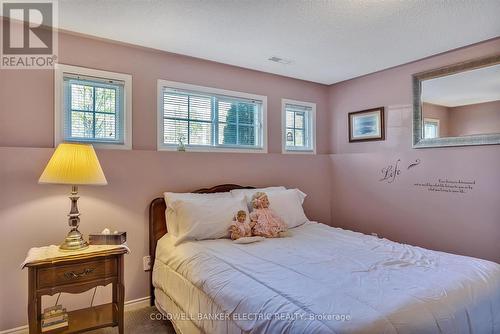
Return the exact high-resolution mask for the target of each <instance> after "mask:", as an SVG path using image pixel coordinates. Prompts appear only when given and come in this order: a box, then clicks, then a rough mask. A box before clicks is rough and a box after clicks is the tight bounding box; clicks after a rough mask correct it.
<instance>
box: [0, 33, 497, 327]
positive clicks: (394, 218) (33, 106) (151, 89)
mask: <svg viewBox="0 0 500 334" xmlns="http://www.w3.org/2000/svg"><path fill="white" fill-rule="evenodd" d="M499 50H500V40H496V41H492V42H488V43H484V44H482V45H477V46H474V47H470V48H466V49H462V50H459V51H456V52H453V53H449V54H446V55H440V56H437V57H434V58H431V59H427V60H424V61H421V62H417V63H413V64H409V65H405V66H402V67H398V68H395V69H391V70H387V71H383V72H379V73H376V74H372V75H369V76H365V77H362V78H358V79H355V80H351V81H347V82H344V83H340V84H337V85H334V86H332V87H330V88H329V87H327V86H324V85H319V84H314V83H310V82H305V81H300V80H294V79H289V78H284V77H280V76H276V75H271V74H266V73H261V72H257V71H251V70H246V69H242V68H237V67H233V66H228V65H222V64H218V63H213V62H208V61H203V60H199V59H194V58H189V57H185V56H179V55H174V54H169V53H164V52H159V51H155V50H149V49H144V48H139V47H133V46H128V45H123V44H116V43H111V42H109V41H102V40H97V39H90V38H86V37H81V36H76V35H70V34H67V33H62V34H61V35H60V54H59V56H60V62H61V63H65V64H71V65H79V66H85V67H91V68H98V69H103V70H110V71H116V72H123V73H129V74H132V75H133V150H131V151H118V150H116V151H114V150H100V151H98V155H99V158H100V160H101V163H102V166H103V169H104V171H105V173H106V176H107V178H108V181H109V185H108V186H105V187H82V188H81V195H82V199H81V201H80V209H81V211H82V231H83V232H84V233H85V234H88V233H89V232H92V231H98V230H100V229H102V228H103V227H105V226H110V227H113V228H116V229H120V230H126V231H127V232H128V243H129V245H130V247H131V249H132V254H130V255H128V256H127V257H126V299H127V300H132V299H136V298H140V297H144V296H146V295H147V294H148V275H147V274H146V273H144V272H143V271H142V256H144V255H146V254H147V253H148V244H147V238H148V223H147V206H148V203H149V201H150V200H151V199H152V198H154V197H156V196H159V195H160V194H161V192H163V191H166V190H169V191H190V190H193V189H195V188H199V187H205V186H210V185H214V184H218V183H225V182H234V183H240V184H251V185H256V186H265V185H278V184H282V185H285V186H289V187H299V188H301V189H302V190H303V191H305V192H306V193H308V194H309V196H308V198H307V199H306V203H305V209H306V213H307V215H308V216H309V217H310V218H311V219H315V220H319V221H321V222H325V223H331V217H333V223H334V224H335V225H338V226H342V227H346V228H352V229H356V230H360V231H363V232H372V231H373V232H378V233H381V234H382V235H384V236H387V237H390V238H392V239H395V240H401V241H406V242H411V243H414V244H417V245H422V246H426V247H430V248H434V249H442V250H448V251H453V252H457V253H462V254H468V255H473V256H479V257H484V258H488V259H492V260H496V261H499V260H500V258H499V254H500V248H499V246H498V243H495V241H497V240H498V239H500V228H499V222H500V212H499V210H498V202H500V192H498V189H499V188H500V176H499V175H498V171H497V170H498V168H497V166H498V165H499V163H500V154H499V153H500V151H499V149H500V147H499V146H495V147H474V148H452V149H432V150H412V149H411V125H410V124H411V123H410V119H411V110H410V108H409V106H408V105H409V103H410V101H411V85H410V82H411V81H410V74H411V73H415V72H419V71H421V70H424V69H428V68H434V67H438V66H442V65H447V64H449V63H451V62H456V61H460V60H466V59H470V58H474V57H478V56H484V55H486V54H491V53H493V52H498V51H499ZM157 79H166V80H173V81H181V82H187V83H193V84H198V85H207V86H212V87H219V88H223V89H230V90H237V91H243V92H249V93H255V94H262V95H267V96H268V123H269V130H268V138H269V152H270V153H269V154H223V153H219V154H213V153H189V152H188V153H179V152H157V151H155V147H156V80H157ZM381 83H383V85H382V84H381ZM281 98H291V99H295V100H304V101H311V102H315V103H317V120H318V121H317V124H318V128H317V138H318V143H317V149H318V153H319V154H318V155H314V156H310V155H307V156H306V155H303V156H297V155H282V154H280V151H281V138H280V137H281V134H280V132H281V125H280V119H281V118H280V113H281V110H280V107H281ZM53 99H54V98H53V73H52V72H50V71H5V70H0V234H1V235H3V236H4V238H3V239H2V242H1V243H0V251H1V252H2V254H3V255H2V256H1V257H0V268H3V269H2V273H1V275H0V277H1V282H2V284H0V300H1V301H2V302H1V303H0V330H2V329H7V328H12V327H16V326H20V325H23V324H25V323H26V302H25V301H26V299H27V273H26V272H25V271H21V270H18V269H17V268H18V265H19V263H20V262H21V261H22V260H23V258H24V256H25V254H26V251H27V250H28V248H30V247H32V246H40V245H46V244H50V243H54V244H55V243H59V242H60V240H61V238H62V237H63V236H64V235H65V233H66V230H67V227H66V213H67V210H68V204H69V203H68V200H67V198H66V197H65V196H66V195H67V192H68V190H69V189H67V187H64V186H50V185H38V184H37V179H38V177H39V175H40V173H41V171H42V169H43V167H44V165H45V163H46V162H47V160H48V159H49V157H50V155H51V153H52V152H53V131H54V127H53V123H54V119H53V117H54V116H53V115H54V114H53V112H54V105H53V104H54V101H53ZM376 106H386V107H387V118H388V120H387V121H388V122H387V124H388V128H387V140H386V141H384V142H372V143H362V144H348V142H347V126H346V124H347V112H349V111H355V110H361V109H367V108H369V107H376ZM331 153H334V154H333V155H332V154H331ZM397 158H400V159H401V161H402V163H403V161H404V163H407V162H408V161H411V160H414V159H417V158H420V159H421V160H422V164H421V165H419V166H417V167H415V168H414V169H412V170H411V173H410V172H409V171H408V173H406V171H405V173H404V174H402V175H400V178H399V179H398V180H397V181H395V182H394V183H391V184H385V183H381V182H379V181H378V179H379V178H380V170H381V169H382V168H383V167H384V166H385V165H387V164H388V163H390V162H394V161H395V160H396V159H397ZM405 168H406V167H405ZM284 170H286V173H285V172H283V171H284ZM439 176H444V177H450V178H453V177H459V178H464V179H472V178H473V179H475V180H476V182H477V186H476V187H475V189H474V190H473V191H471V192H469V193H467V194H463V195H461V196H462V197H453V196H451V194H444V193H435V194H432V193H431V194H428V193H427V192H426V191H424V190H423V189H417V188H415V187H414V186H412V184H413V183H414V182H417V181H425V180H427V179H429V178H431V179H432V178H435V177H439ZM108 292H109V291H108ZM108 292H100V293H99V294H98V302H100V301H103V300H104V298H107V297H109V293H108ZM88 300H89V296H88V295H84V296H80V297H76V296H71V297H68V296H63V297H62V302H63V303H65V304H66V305H70V306H81V305H83V304H87V303H88ZM5 301H8V303H6V302H5Z"/></svg>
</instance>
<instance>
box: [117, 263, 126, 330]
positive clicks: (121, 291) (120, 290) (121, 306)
mask: <svg viewBox="0 0 500 334" xmlns="http://www.w3.org/2000/svg"><path fill="white" fill-rule="evenodd" d="M123 260H124V258H123V255H121V256H120V257H118V282H117V287H116V288H117V292H116V293H117V295H118V296H117V297H118V333H119V334H123V333H124V324H123V320H124V319H123V318H124V311H125V284H124V277H123V275H124V273H123V267H124V264H123Z"/></svg>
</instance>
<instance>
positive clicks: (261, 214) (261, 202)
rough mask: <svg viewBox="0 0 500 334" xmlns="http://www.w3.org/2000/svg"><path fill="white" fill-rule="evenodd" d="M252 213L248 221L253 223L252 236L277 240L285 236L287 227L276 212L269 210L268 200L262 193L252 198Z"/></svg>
mask: <svg viewBox="0 0 500 334" xmlns="http://www.w3.org/2000/svg"><path fill="white" fill-rule="evenodd" d="M252 206H253V211H252V213H250V220H251V222H252V223H253V227H252V235H256V236H261V237H266V238H279V237H284V236H287V235H288V234H287V230H288V227H287V226H286V224H285V222H284V221H283V219H281V217H279V216H278V215H277V214H276V212H274V211H273V210H272V209H270V208H269V198H268V197H267V194H266V193H264V192H260V191H259V192H257V193H255V194H254V195H253V196H252Z"/></svg>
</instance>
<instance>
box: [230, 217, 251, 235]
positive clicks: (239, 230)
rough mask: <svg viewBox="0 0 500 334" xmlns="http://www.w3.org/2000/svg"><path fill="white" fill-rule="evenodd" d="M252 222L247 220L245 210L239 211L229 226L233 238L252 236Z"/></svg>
mask: <svg viewBox="0 0 500 334" xmlns="http://www.w3.org/2000/svg"><path fill="white" fill-rule="evenodd" d="M252 226H253V225H252V224H251V223H249V222H248V221H247V213H246V212H245V211H243V210H240V211H238V213H237V214H236V216H235V217H234V220H233V223H232V224H231V226H230V227H229V233H230V234H231V239H233V240H237V239H239V238H243V237H251V236H252Z"/></svg>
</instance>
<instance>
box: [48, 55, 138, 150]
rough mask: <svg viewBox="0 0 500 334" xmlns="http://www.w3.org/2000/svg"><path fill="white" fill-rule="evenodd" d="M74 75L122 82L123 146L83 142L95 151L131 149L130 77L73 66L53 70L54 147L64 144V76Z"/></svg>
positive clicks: (58, 65) (60, 65)
mask: <svg viewBox="0 0 500 334" xmlns="http://www.w3.org/2000/svg"><path fill="white" fill-rule="evenodd" d="M65 74H75V75H81V76H87V77H95V78H97V79H109V80H117V81H123V82H124V88H123V94H124V97H123V112H124V115H123V116H124V117H123V118H124V119H123V121H124V123H123V144H106V143H100V142H92V141H85V142H86V143H90V144H92V146H94V147H95V148H97V149H118V150H120V149H121V150H131V149H132V75H130V74H123V73H116V72H109V71H102V70H96V69H91V68H86V67H79V66H73V65H64V64H56V65H55V70H54V110H55V117H54V143H55V146H57V145H58V144H60V143H62V142H64V140H65V138H64V116H65V115H64V113H65V111H64V75H65Z"/></svg>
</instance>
